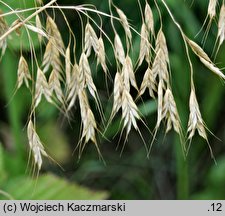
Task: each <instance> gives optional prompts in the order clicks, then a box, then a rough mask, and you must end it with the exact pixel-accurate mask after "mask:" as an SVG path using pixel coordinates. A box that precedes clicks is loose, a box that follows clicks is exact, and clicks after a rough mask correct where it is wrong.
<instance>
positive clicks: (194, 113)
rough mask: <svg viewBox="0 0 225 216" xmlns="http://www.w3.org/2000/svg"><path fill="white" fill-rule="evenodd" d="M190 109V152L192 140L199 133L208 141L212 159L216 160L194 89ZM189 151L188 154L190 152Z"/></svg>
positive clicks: (188, 131)
mask: <svg viewBox="0 0 225 216" xmlns="http://www.w3.org/2000/svg"><path fill="white" fill-rule="evenodd" d="M189 109H190V114H189V120H188V130H187V133H188V139H189V140H190V144H189V146H188V151H189V148H190V145H191V140H192V137H193V136H194V134H195V131H196V130H197V131H198V134H199V135H200V136H201V137H202V138H203V139H205V140H206V142H207V144H208V147H209V150H210V153H211V157H212V158H213V159H214V160H215V158H214V155H213V151H212V148H211V146H210V144H209V142H208V138H207V134H206V126H205V122H204V121H203V119H202V116H201V112H200V110H199V105H198V101H197V98H196V95H195V91H194V89H192V90H191V94H190V100H189ZM188 151H187V152H188Z"/></svg>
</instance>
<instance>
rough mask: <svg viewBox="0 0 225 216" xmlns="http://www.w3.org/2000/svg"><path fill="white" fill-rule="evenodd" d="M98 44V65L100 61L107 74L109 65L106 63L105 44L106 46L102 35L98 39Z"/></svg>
mask: <svg viewBox="0 0 225 216" xmlns="http://www.w3.org/2000/svg"><path fill="white" fill-rule="evenodd" d="M98 45H99V47H98V48H99V49H98V55H97V65H98V64H99V63H100V64H101V67H102V69H103V71H104V72H105V74H107V70H108V68H107V65H106V60H105V56H106V54H105V46H104V42H103V39H102V37H100V38H99V39H98Z"/></svg>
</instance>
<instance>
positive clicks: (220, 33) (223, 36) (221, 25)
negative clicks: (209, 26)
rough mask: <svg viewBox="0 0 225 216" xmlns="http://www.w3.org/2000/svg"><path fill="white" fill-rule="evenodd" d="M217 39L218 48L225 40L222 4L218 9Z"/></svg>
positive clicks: (224, 12) (224, 18) (224, 8)
mask: <svg viewBox="0 0 225 216" xmlns="http://www.w3.org/2000/svg"><path fill="white" fill-rule="evenodd" d="M217 38H219V47H220V46H221V44H222V43H223V41H224V39H225V5H224V4H222V6H221V9H220V15H219V21H218V34H217Z"/></svg>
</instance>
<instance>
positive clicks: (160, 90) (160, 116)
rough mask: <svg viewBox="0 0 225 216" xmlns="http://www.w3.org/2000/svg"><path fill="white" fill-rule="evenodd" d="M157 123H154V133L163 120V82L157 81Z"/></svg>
mask: <svg viewBox="0 0 225 216" xmlns="http://www.w3.org/2000/svg"><path fill="white" fill-rule="evenodd" d="M157 112H158V115H157V123H156V131H157V129H158V128H159V126H160V124H161V121H162V119H163V81H162V80H160V81H159V85H158V109H157Z"/></svg>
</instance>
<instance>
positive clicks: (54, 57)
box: [42, 38, 62, 73]
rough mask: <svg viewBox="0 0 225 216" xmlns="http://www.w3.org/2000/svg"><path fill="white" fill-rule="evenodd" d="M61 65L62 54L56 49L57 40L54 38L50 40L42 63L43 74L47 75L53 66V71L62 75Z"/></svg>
mask: <svg viewBox="0 0 225 216" xmlns="http://www.w3.org/2000/svg"><path fill="white" fill-rule="evenodd" d="M61 65H62V64H61V60H60V53H59V50H58V49H57V47H56V44H55V40H54V39H53V38H50V39H49V41H48V44H47V46H46V48H45V53H44V57H43V61H42V66H43V72H44V73H46V72H47V71H48V70H49V68H50V66H52V68H53V69H55V70H56V71H58V72H59V73H60V72H61Z"/></svg>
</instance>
